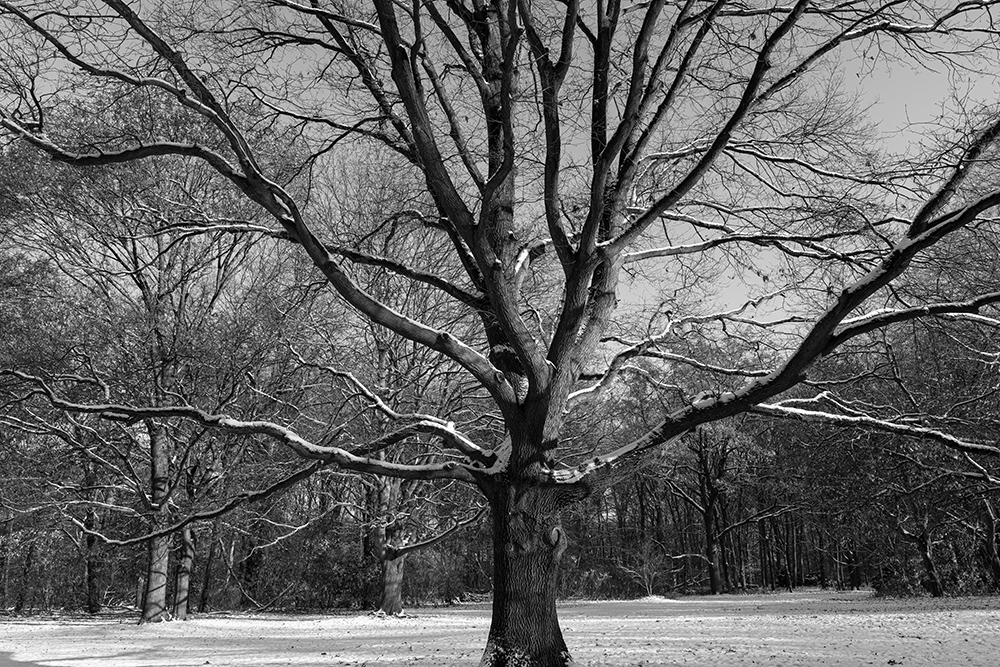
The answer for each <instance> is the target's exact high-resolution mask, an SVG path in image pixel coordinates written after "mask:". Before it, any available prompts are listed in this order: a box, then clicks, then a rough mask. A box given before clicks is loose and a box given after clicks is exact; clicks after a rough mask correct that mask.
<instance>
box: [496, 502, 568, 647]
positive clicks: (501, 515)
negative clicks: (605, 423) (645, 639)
mask: <svg viewBox="0 0 1000 667" xmlns="http://www.w3.org/2000/svg"><path fill="white" fill-rule="evenodd" d="M490 509H491V510H492V521H493V621H492V623H491V625H490V634H489V639H488V641H487V644H486V651H485V652H484V654H483V658H482V661H481V662H480V663H479V665H480V667H567V666H569V665H572V664H573V660H572V658H571V657H570V655H569V651H568V650H567V649H566V642H565V641H564V640H563V636H562V631H561V630H560V629H559V620H558V618H557V616H556V590H557V585H558V578H559V562H560V560H561V559H562V555H563V552H564V551H565V549H566V536H565V533H564V532H563V530H562V527H561V525H560V523H559V516H558V506H557V503H556V496H555V493H554V492H553V491H551V490H546V489H538V488H528V489H523V490H521V491H519V492H518V491H517V490H516V489H512V488H499V489H497V490H496V492H495V493H494V494H492V497H491V498H490Z"/></svg>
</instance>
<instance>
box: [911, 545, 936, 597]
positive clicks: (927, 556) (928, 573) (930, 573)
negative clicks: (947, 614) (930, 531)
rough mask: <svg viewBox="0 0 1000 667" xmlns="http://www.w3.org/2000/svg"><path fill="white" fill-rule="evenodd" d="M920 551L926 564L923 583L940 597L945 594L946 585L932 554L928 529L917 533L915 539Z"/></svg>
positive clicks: (924, 564)
mask: <svg viewBox="0 0 1000 667" xmlns="http://www.w3.org/2000/svg"><path fill="white" fill-rule="evenodd" d="M913 542H914V544H916V546H917V551H919V552H920V562H921V564H922V565H923V566H924V579H923V581H921V582H920V583H921V585H923V587H924V588H926V589H927V591H928V592H929V593H930V594H931V595H932V596H934V597H936V598H939V597H942V596H943V595H944V586H943V585H942V584H941V577H940V575H939V574H938V571H937V566H936V565H935V564H934V558H933V557H932V556H931V541H930V538H929V537H928V535H927V533H926V531H925V532H920V533H918V534H917V536H916V539H915V540H913Z"/></svg>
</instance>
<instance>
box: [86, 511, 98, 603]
mask: <svg viewBox="0 0 1000 667" xmlns="http://www.w3.org/2000/svg"><path fill="white" fill-rule="evenodd" d="M83 525H84V526H85V527H86V528H87V529H88V530H96V529H97V512H96V511H95V510H94V509H93V508H91V509H89V510H87V516H86V517H85V518H84V520H83ZM83 540H84V545H85V549H86V552H85V556H84V559H83V568H84V574H83V578H84V586H85V588H86V593H87V613H88V614H96V613H97V612H99V611H101V589H100V570H101V560H100V556H99V552H98V550H99V548H100V546H99V545H98V543H97V537H95V536H94V535H93V534H91V533H87V534H86V536H85V537H84V538H83Z"/></svg>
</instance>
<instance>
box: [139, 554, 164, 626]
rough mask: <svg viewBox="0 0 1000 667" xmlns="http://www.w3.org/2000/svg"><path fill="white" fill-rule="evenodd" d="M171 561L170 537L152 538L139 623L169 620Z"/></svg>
mask: <svg viewBox="0 0 1000 667" xmlns="http://www.w3.org/2000/svg"><path fill="white" fill-rule="evenodd" d="M169 563H170V538H169V537H156V538H153V539H152V540H150V541H149V566H148V568H147V572H146V591H145V593H144V595H143V603H142V617H141V618H140V619H139V623H159V622H160V621H165V620H167V618H168V613H167V568H168V566H169Z"/></svg>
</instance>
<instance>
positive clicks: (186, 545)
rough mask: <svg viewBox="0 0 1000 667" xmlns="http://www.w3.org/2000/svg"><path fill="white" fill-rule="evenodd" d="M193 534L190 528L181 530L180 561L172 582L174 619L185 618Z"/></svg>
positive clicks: (191, 569) (188, 595)
mask: <svg viewBox="0 0 1000 667" xmlns="http://www.w3.org/2000/svg"><path fill="white" fill-rule="evenodd" d="M194 554H195V544H194V533H193V532H192V530H191V526H190V525H188V526H184V528H183V529H182V530H181V560H180V563H178V564H177V577H176V579H175V580H174V618H175V619H177V620H183V619H185V618H187V614H188V606H189V599H190V593H191V572H192V571H193V570H194Z"/></svg>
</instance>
